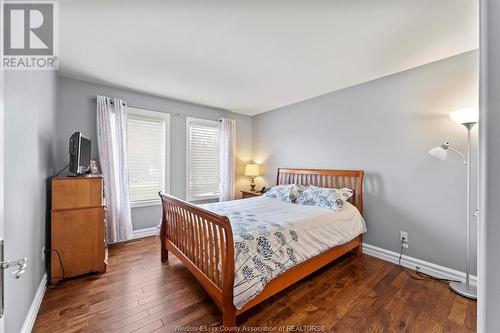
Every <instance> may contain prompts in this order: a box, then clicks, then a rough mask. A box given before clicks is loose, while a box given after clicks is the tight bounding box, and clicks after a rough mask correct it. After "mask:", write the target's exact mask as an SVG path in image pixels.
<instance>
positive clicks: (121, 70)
mask: <svg viewBox="0 0 500 333" xmlns="http://www.w3.org/2000/svg"><path fill="white" fill-rule="evenodd" d="M478 15H479V14H478V1H476V0H439V1H436V0H377V1H374V0H329V1H320V0H316V1H311V0H301V1H299V0H274V1H270V0H253V1H251V0H248V1H236V0H227V1H222V0H215V1H207V0H198V1H192V0H176V1H165V0H141V1H137V0H135V1H132V0H129V1H123V0H106V1H105V0H63V1H61V2H60V75H62V76H66V77H72V78H78V79H83V80H87V81H92V82H97V83H104V84H107V85H112V86H117V87H123V88H128V89H132V90H136V91H141V92H147V93H149V94H154V95H159V96H164V97H169V98H174V99H178V100H183V101H189V102H193V103H198V104H203V105H209V106H214V107H220V108H224V109H228V110H231V111H235V112H240V113H244V114H249V115H253V114H258V113H261V112H265V111H268V110H272V109H275V108H279V107H282V106H285V105H289V104H292V103H296V102H299V101H302V100H305V99H308V98H311V97H314V96H318V95H322V94H325V93H328V92H331V91H335V90H338V89H342V88H345V87H349V86H352V85H355V84H359V83H362V82H366V81H369V80H373V79H375V78H379V77H382V76H386V75H389V74H393V73H396V72H399V71H402V70H406V69H409V68H413V67H416V66H420V65H423V64H426V63H429V62H433V61H436V60H439V59H443V58H447V57H450V56H453V55H456V54H459V53H462V52H466V51H470V50H473V49H476V48H477V47H478V44H479V42H478V25H479V22H478Z"/></svg>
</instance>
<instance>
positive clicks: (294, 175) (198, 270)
mask: <svg viewBox="0 0 500 333" xmlns="http://www.w3.org/2000/svg"><path fill="white" fill-rule="evenodd" d="M363 175H364V171H363V170H319V169H282V168H281V169H278V176H277V181H276V183H277V185H281V184H302V185H309V184H311V185H317V186H322V187H328V188H342V187H348V188H350V189H352V190H354V195H353V196H352V198H351V199H350V200H349V201H350V202H351V203H352V204H353V205H355V206H356V207H357V209H358V210H359V212H360V213H361V214H363ZM160 197H161V200H162V206H163V218H162V223H161V232H160V240H161V261H162V262H165V261H167V260H168V252H169V251H170V252H172V253H173V254H174V255H175V256H177V258H179V259H180V260H181V261H182V262H183V263H184V264H185V265H186V267H187V268H188V269H189V270H190V271H191V273H192V274H193V275H194V276H195V277H196V279H197V280H198V281H199V282H200V283H201V285H202V286H203V287H204V288H205V290H206V291H207V292H208V294H209V295H210V297H211V298H212V299H213V301H214V302H215V304H216V305H217V307H218V308H219V309H220V310H221V311H222V324H223V325H224V326H226V327H233V326H236V316H238V315H240V314H242V313H243V312H245V311H247V310H248V309H250V308H252V307H254V306H255V305H257V304H259V303H261V302H263V301H264V300H266V299H268V298H269V297H271V296H273V295H275V294H277V293H278V292H280V291H282V290H283V289H285V288H287V287H289V286H290V285H292V284H294V283H295V282H297V281H299V280H301V279H303V278H304V277H306V276H308V275H309V274H311V273H313V272H315V271H317V270H318V269H320V268H321V267H323V266H325V265H327V264H329V263H330V262H332V261H333V260H335V259H337V258H339V257H340V256H342V255H344V254H346V253H347V252H349V251H354V253H355V254H356V255H357V256H360V255H361V243H362V235H359V236H358V237H356V238H355V239H353V240H351V241H350V242H348V243H345V244H343V245H340V246H337V247H334V248H331V249H329V250H327V251H325V252H323V253H321V254H319V255H317V256H315V257H313V258H311V259H309V260H307V261H304V262H302V263H301V264H298V265H297V266H294V267H292V268H290V269H289V270H287V271H286V272H284V273H282V274H281V275H279V276H278V277H276V278H275V279H273V280H271V281H270V282H269V283H268V284H267V285H266V286H265V287H264V290H263V291H262V292H261V293H260V294H259V295H257V296H256V297H255V298H253V299H252V300H250V301H249V302H248V303H247V304H246V305H245V306H244V307H243V308H241V309H239V310H238V309H236V307H235V306H234V304H233V282H234V267H235V263H234V243H233V232H232V230H231V224H230V222H229V219H228V218H227V217H226V216H220V215H217V214H215V213H213V212H210V211H208V210H206V209H203V208H201V207H198V206H196V205H193V204H190V203H188V202H185V201H183V200H180V199H177V198H176V197H173V196H171V195H168V194H164V193H160Z"/></svg>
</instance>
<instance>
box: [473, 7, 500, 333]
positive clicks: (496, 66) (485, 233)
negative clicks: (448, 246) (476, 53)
mask: <svg viewBox="0 0 500 333" xmlns="http://www.w3.org/2000/svg"><path fill="white" fill-rule="evenodd" d="M499 20H500V2H498V1H490V0H483V1H481V71H480V76H481V97H480V99H481V104H480V109H481V113H480V122H481V133H480V136H481V138H480V142H481V157H482V160H481V185H482V191H481V193H480V196H481V210H480V224H479V237H478V244H479V263H478V266H479V267H478V270H479V273H478V278H479V285H478V297H479V299H478V318H477V323H478V332H480V333H483V332H488V333H489V332H500V316H499V314H500V283H499V281H500V265H499V259H498V258H499V254H500V242H499V241H498V235H500V223H499V222H500V205H499V198H500V175H499V173H498V171H499V170H500V135H499V133H498V129H499V124H500V111H499V110H500V94H499V93H498V91H499V90H500V60H499V59H500V25H499V24H498V22H499Z"/></svg>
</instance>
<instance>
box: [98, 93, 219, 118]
mask: <svg viewBox="0 0 500 333" xmlns="http://www.w3.org/2000/svg"><path fill="white" fill-rule="evenodd" d="M110 100H111V104H113V103H114V102H113V99H112V98H110ZM91 101H92V102H94V103H96V102H97V97H92V98H91ZM125 105H126V106H130V107H131V108H136V109H141V110H146V111H155V112H162V113H171V114H175V115H176V116H177V117H178V116H180V113H173V112H168V111H163V110H155V109H151V108H148V107H144V106H139V105H135V104H125ZM125 105H124V106H125ZM222 119H224V118H219V119H217V121H218V122H219V123H221V122H222Z"/></svg>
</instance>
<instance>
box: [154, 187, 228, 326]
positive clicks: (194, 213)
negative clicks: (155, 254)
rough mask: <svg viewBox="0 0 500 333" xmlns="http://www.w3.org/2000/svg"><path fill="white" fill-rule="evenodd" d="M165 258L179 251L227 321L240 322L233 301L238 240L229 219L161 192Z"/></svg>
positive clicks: (163, 256) (163, 255)
mask: <svg viewBox="0 0 500 333" xmlns="http://www.w3.org/2000/svg"><path fill="white" fill-rule="evenodd" d="M160 198H161V200H162V206H163V217H162V222H161V232H160V239H161V261H162V262H166V261H167V260H168V252H169V251H170V252H172V253H173V254H175V255H176V256H177V257H178V258H179V259H180V260H181V261H182V262H183V263H184V264H185V265H186V267H187V268H188V269H189V270H190V271H191V273H193V275H194V276H195V277H196V279H197V280H198V281H199V282H200V283H201V284H202V285H203V287H204V288H205V289H206V290H207V292H208V294H209V295H210V297H211V298H212V299H213V300H214V302H215V304H216V305H217V306H218V307H219V309H220V310H221V311H222V314H223V319H222V322H223V325H225V326H226V327H229V326H231V327H232V326H235V325H236V308H235V307H234V304H233V283H234V243H233V233H232V230H231V224H230V223H229V219H228V218H227V217H225V216H220V215H217V214H215V213H212V212H210V211H208V210H205V209H203V208H200V207H198V206H195V205H192V204H190V203H188V202H185V201H183V200H180V199H178V198H175V197H173V196H171V195H168V194H165V193H162V192H160Z"/></svg>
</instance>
